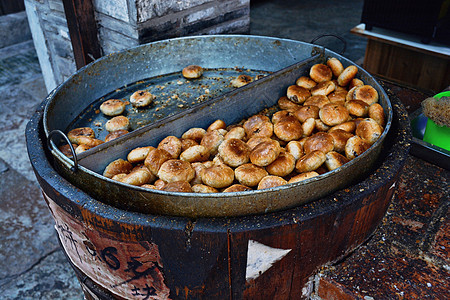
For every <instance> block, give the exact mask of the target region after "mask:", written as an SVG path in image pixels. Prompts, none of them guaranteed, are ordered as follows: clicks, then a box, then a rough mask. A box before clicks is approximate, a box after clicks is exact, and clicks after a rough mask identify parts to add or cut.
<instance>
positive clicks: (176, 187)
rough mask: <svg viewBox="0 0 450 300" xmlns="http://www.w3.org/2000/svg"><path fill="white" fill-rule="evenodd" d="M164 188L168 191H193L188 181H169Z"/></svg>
mask: <svg viewBox="0 0 450 300" xmlns="http://www.w3.org/2000/svg"><path fill="white" fill-rule="evenodd" d="M162 190H163V191H166V192H179V193H192V188H191V185H190V184H189V182H186V181H175V182H168V183H167V184H166V185H165V186H164V187H163V188H162Z"/></svg>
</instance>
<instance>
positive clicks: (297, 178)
mask: <svg viewBox="0 0 450 300" xmlns="http://www.w3.org/2000/svg"><path fill="white" fill-rule="evenodd" d="M316 176H319V173H317V172H316V171H311V172H305V173H301V174H298V175H295V176H294V177H291V179H289V181H288V183H295V182H300V181H303V180H306V179H309V178H313V177H316Z"/></svg>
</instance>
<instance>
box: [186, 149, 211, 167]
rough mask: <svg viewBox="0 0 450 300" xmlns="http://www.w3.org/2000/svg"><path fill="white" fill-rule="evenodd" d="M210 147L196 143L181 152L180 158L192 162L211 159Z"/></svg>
mask: <svg viewBox="0 0 450 300" xmlns="http://www.w3.org/2000/svg"><path fill="white" fill-rule="evenodd" d="M209 155H210V152H209V149H208V148H206V147H205V146H203V145H194V146H192V147H189V148H188V149H186V150H185V151H183V152H181V154H180V159H181V160H183V161H187V162H190V163H193V162H202V161H206V160H208V159H209Z"/></svg>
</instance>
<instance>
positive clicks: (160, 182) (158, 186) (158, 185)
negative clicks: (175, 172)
mask: <svg viewBox="0 0 450 300" xmlns="http://www.w3.org/2000/svg"><path fill="white" fill-rule="evenodd" d="M153 185H154V186H155V187H156V189H157V190H163V189H164V187H165V186H166V185H167V182H165V181H164V180H161V179H156V181H155V182H154V183H153Z"/></svg>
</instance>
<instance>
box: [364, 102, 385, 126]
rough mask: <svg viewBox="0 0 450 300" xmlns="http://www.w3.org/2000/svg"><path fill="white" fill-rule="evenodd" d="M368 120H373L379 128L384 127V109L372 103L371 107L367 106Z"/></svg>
mask: <svg viewBox="0 0 450 300" xmlns="http://www.w3.org/2000/svg"><path fill="white" fill-rule="evenodd" d="M368 115H369V118H371V119H373V120H375V122H377V123H378V125H380V126H381V127H384V122H385V120H384V109H383V107H382V106H381V105H380V104H378V103H374V104H372V105H371V106H369V112H368Z"/></svg>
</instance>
